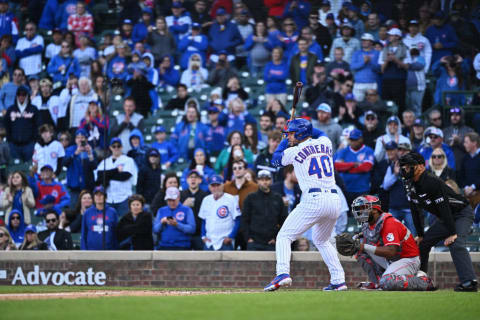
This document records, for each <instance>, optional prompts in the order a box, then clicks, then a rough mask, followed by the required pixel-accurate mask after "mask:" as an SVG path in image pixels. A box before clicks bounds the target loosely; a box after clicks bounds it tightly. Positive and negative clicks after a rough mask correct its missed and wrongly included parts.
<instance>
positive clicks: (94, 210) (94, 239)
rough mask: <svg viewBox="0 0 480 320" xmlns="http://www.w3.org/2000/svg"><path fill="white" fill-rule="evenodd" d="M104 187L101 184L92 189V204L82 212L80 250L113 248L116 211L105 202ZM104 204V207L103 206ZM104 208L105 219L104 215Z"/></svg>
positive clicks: (116, 246)
mask: <svg viewBox="0 0 480 320" xmlns="http://www.w3.org/2000/svg"><path fill="white" fill-rule="evenodd" d="M106 196H107V195H106V193H105V189H104V188H103V187H102V186H99V187H96V188H95V189H94V190H93V202H94V205H93V206H91V207H90V208H88V209H87V210H86V211H85V213H84V214H83V219H82V233H81V240H80V249H81V250H115V249H117V248H118V243H117V236H116V232H117V224H118V215H117V211H116V210H115V209H114V208H112V207H110V206H109V205H106V204H105V198H106ZM104 206H105V207H104ZM104 209H105V221H104V219H103V217H104ZM104 231H105V247H103V232H104Z"/></svg>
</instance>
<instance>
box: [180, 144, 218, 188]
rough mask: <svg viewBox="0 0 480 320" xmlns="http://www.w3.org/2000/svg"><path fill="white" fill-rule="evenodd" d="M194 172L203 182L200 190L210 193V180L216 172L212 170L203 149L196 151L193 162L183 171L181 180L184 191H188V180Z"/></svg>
mask: <svg viewBox="0 0 480 320" xmlns="http://www.w3.org/2000/svg"><path fill="white" fill-rule="evenodd" d="M192 171H194V172H195V173H197V174H198V175H199V178H200V179H201V181H202V182H201V183H200V189H201V190H203V191H208V180H209V179H210V177H211V176H213V175H214V174H215V171H214V170H213V169H212V165H211V164H210V159H209V158H208V155H207V153H206V152H205V150H203V149H202V148H197V149H195V151H194V152H193V159H192V161H190V164H189V165H188V167H187V168H185V170H183V173H182V177H181V178H180V184H181V186H182V190H187V189H188V183H187V178H188V177H189V176H190V173H191V172H192Z"/></svg>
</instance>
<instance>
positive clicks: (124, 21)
mask: <svg viewBox="0 0 480 320" xmlns="http://www.w3.org/2000/svg"><path fill="white" fill-rule="evenodd" d="M123 24H133V23H132V20H130V19H124V20H123Z"/></svg>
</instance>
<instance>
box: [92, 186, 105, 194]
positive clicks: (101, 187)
mask: <svg viewBox="0 0 480 320" xmlns="http://www.w3.org/2000/svg"><path fill="white" fill-rule="evenodd" d="M98 192H101V193H103V194H105V189H104V188H103V186H97V187H95V188H94V189H93V194H95V193H98Z"/></svg>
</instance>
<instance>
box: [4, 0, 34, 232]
mask: <svg viewBox="0 0 480 320" xmlns="http://www.w3.org/2000/svg"><path fill="white" fill-rule="evenodd" d="M1 2H2V1H1V0H0V3H1ZM27 232H34V233H37V228H36V227H35V226H34V225H33V224H29V225H28V226H27V227H26V228H25V233H27Z"/></svg>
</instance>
